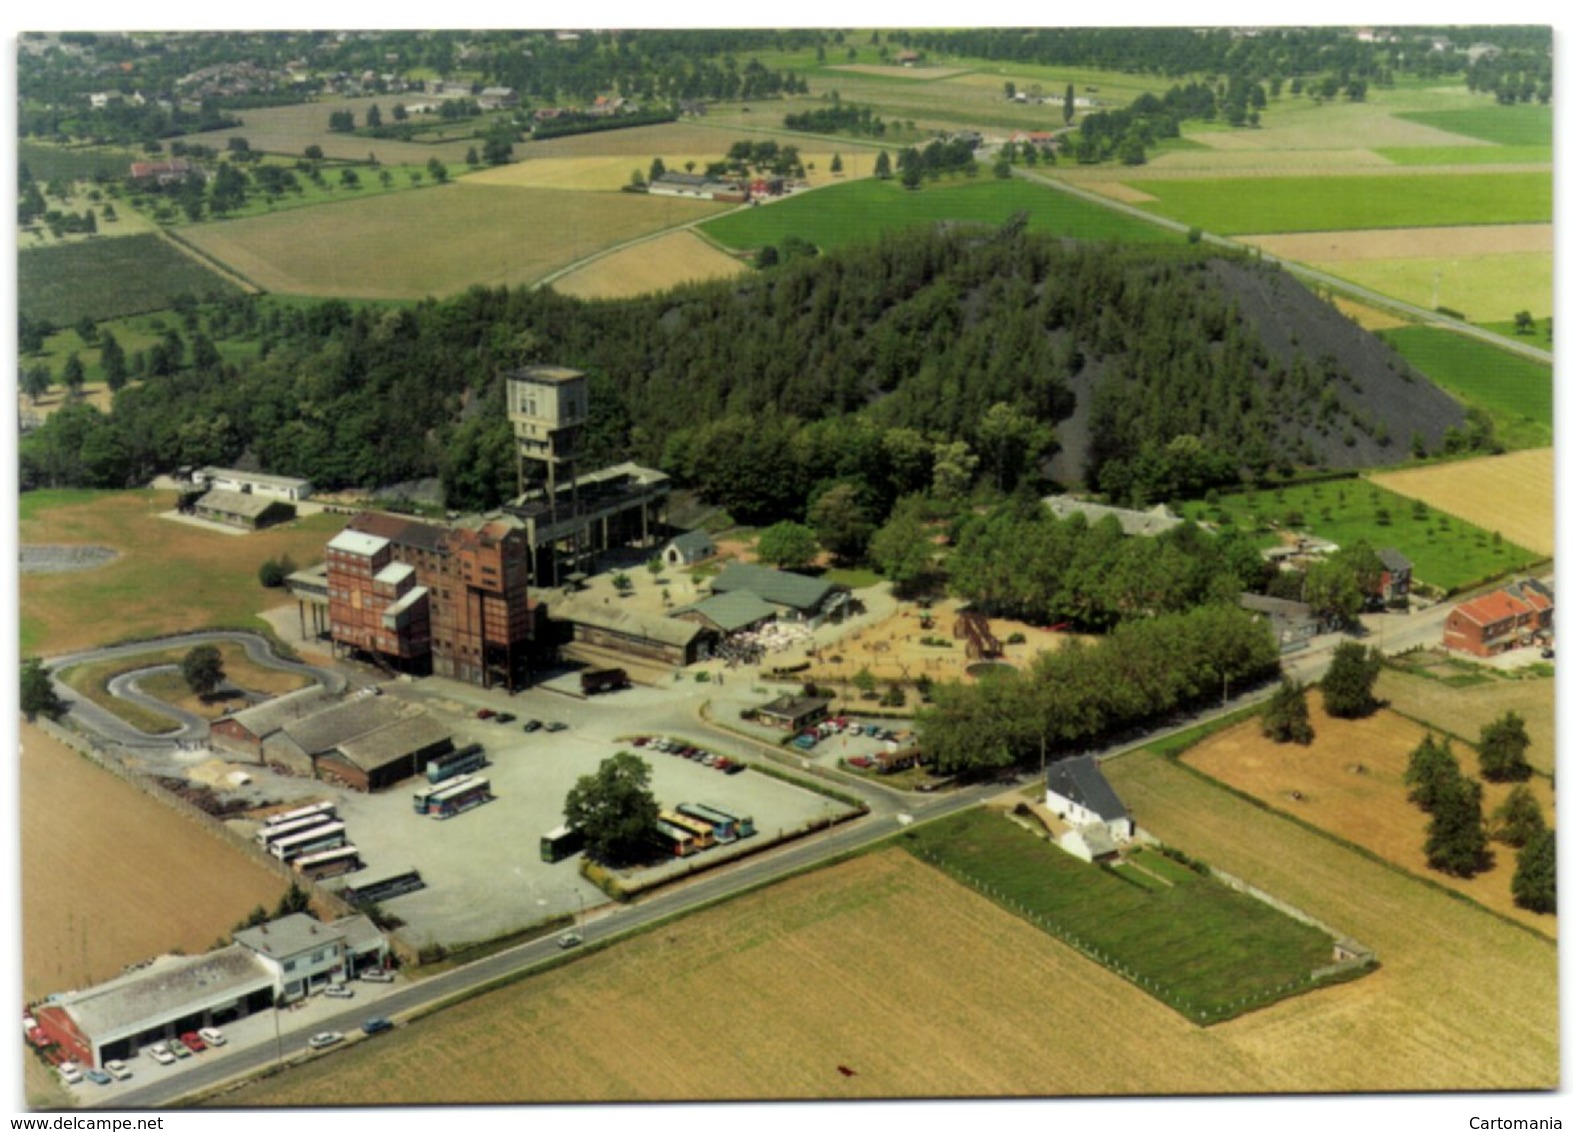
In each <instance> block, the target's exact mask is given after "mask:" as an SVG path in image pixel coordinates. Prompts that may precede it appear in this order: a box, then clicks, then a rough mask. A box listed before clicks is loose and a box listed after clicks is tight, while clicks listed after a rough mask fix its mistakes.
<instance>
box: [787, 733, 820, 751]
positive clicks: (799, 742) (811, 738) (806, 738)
mask: <svg viewBox="0 0 1573 1132" xmlns="http://www.w3.org/2000/svg"><path fill="white" fill-rule="evenodd" d="M818 743H819V737H818V736H817V735H815V734H814V733H813V732H812V731H805V732H803V734H801V735H799V736H798V737H797V738H796V739H793V740H792V745H793V746H794V747H797V748H799V749H801V750H804V751H811V750H813V749H814V747H815V746H816V745H817V744H818Z"/></svg>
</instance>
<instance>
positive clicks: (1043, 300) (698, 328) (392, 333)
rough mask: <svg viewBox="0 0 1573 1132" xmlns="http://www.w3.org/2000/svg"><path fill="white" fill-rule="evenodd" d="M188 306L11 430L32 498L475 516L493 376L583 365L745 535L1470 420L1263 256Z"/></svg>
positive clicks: (946, 265) (1006, 239)
mask: <svg viewBox="0 0 1573 1132" xmlns="http://www.w3.org/2000/svg"><path fill="white" fill-rule="evenodd" d="M206 319H207V322H206V324H205V326H197V327H196V329H195V331H193V330H192V329H191V324H189V323H188V330H187V333H188V335H189V338H190V340H189V341H185V340H183V339H182V336H181V334H180V333H179V332H178V331H177V330H173V329H172V330H170V331H167V332H166V335H165V341H162V342H160V344H159V345H158V347H156V348H155V350H153V351H149V353H150V354H156V356H154V357H150V358H140V357H139V358H138V359H134V360H133V362H134V364H133V367H132V368H133V370H134V371H135V372H136V373H137V374H138V375H139V376H144V377H145V380H143V381H142V382H141V383H140V384H138V385H133V386H132V387H129V388H127V389H125V390H123V391H122V392H121V393H120V394H119V395H118V396H117V399H116V402H115V409H114V412H113V414H112V415H111V416H110V417H108V418H97V417H96V415H90V414H92V410H90V409H88V408H87V407H85V406H84V407H82V408H81V409H80V410H73V411H72V412H71V413H68V414H64V419H63V420H58V421H52V422H51V423H50V425H48V426H46V427H45V428H43V429H41V430H39V431H38V432H37V433H35V434H33V435H31V436H29V437H28V438H27V441H26V443H25V444H24V449H23V460H22V472H23V485H24V486H28V485H32V484H42V483H90V484H97V485H108V484H113V483H115V482H118V481H123V482H145V480H146V478H147V477H149V476H150V475H151V474H152V473H154V472H155V471H159V470H164V469H168V468H171V467H175V466H177V465H180V464H194V465H201V464H205V463H230V462H233V461H235V460H237V459H241V458H244V457H248V456H249V457H252V458H255V459H256V460H257V461H259V462H260V463H261V465H262V466H263V467H264V468H265V469H267V470H270V471H276V472H282V473H288V474H292V475H301V476H307V477H310V478H311V479H312V480H313V481H314V482H316V483H318V484H321V485H322V486H324V487H335V486H340V485H351V486H373V485H378V484H386V483H393V482H397V481H400V480H405V479H410V478H414V477H418V476H422V475H431V474H434V473H437V472H441V473H442V474H443V475H444V478H445V479H446V480H447V481H448V484H449V486H450V491H451V494H452V496H453V501H454V502H455V503H456V504H460V505H474V504H490V503H494V502H496V500H497V499H498V498H499V497H500V495H501V493H504V492H506V491H508V490H509V486H510V485H511V483H512V474H511V471H510V467H511V455H510V453H511V442H510V440H509V439H508V431H507V424H506V421H505V420H504V417H503V404H502V397H501V380H500V376H499V375H500V373H501V372H502V371H503V370H504V369H505V368H507V367H510V366H516V365H520V364H527V363H531V362H537V361H551V362H555V363H559V364H563V365H569V366H575V367H578V368H581V369H585V370H587V371H589V372H590V373H591V375H592V436H591V438H590V440H591V444H592V446H593V449H594V455H595V457H596V458H598V459H613V458H623V457H628V456H632V457H634V458H636V459H640V460H644V461H648V462H654V463H659V464H661V465H662V466H664V467H667V468H668V469H670V470H671V471H673V472H674V473H675V474H676V475H678V476H679V478H681V479H686V480H687V481H688V482H691V483H694V484H696V485H697V486H699V487H700V488H701V489H703V490H705V491H706V492H707V494H710V495H711V496H712V497H714V498H716V499H718V500H719V501H720V502H723V503H725V504H726V505H727V506H729V507H731V508H732V509H733V511H734V513H735V514H738V515H739V517H747V518H763V517H769V516H772V515H774V516H777V517H779V516H780V515H783V514H793V513H800V512H801V510H802V508H803V506H804V502H805V501H806V500H807V499H809V498H810V497H811V496H812V494H813V492H814V490H815V489H816V488H818V487H822V486H823V485H824V484H825V483H827V482H830V481H836V480H850V481H853V482H855V483H857V484H859V485H861V486H862V487H863V488H866V489H867V490H868V492H869V494H870V495H871V497H872V501H873V502H874V504H875V507H876V510H883V507H884V506H885V505H888V503H889V502H890V501H891V500H892V499H893V498H894V497H895V495H898V494H904V493H906V492H909V491H912V490H922V489H924V488H926V487H928V486H929V483H930V477H931V476H932V475H933V474H934V472H933V461H932V460H931V459H930V458H929V452H930V449H931V448H932V447H933V446H936V445H943V444H954V443H955V442H962V443H964V444H965V445H966V446H968V447H969V448H970V452H966V451H960V450H956V449H952V450H951V451H950V452H949V456H950V457H951V458H952V463H953V464H954V465H956V466H958V467H960V468H961V469H962V471H963V473H965V474H971V475H973V476H975V477H977V478H985V477H986V478H987V479H988V480H989V481H990V482H993V483H994V484H995V485H996V486H997V487H999V488H1002V489H1004V490H1010V489H1012V488H1013V487H1014V486H1016V485H1017V484H1018V483H1019V482H1021V481H1023V480H1026V481H1028V482H1029V484H1030V485H1031V486H1034V487H1036V486H1038V484H1037V483H1033V482H1032V481H1041V480H1042V479H1043V477H1044V474H1045V473H1046V472H1052V473H1053V474H1054V475H1055V476H1056V477H1057V478H1059V479H1060V480H1061V481H1065V482H1084V483H1086V484H1087V485H1088V486H1092V487H1096V488H1100V489H1103V490H1106V491H1109V492H1110V493H1111V494H1113V495H1114V496H1115V497H1117V498H1120V499H1145V500H1154V499H1159V498H1168V497H1172V496H1174V495H1176V494H1195V493H1198V492H1200V491H1204V490H1206V488H1207V487H1209V486H1211V485H1213V484H1224V483H1231V482H1234V481H1236V480H1237V479H1238V478H1239V477H1240V476H1241V475H1242V473H1257V472H1261V471H1264V470H1266V469H1267V468H1269V467H1273V466H1277V467H1279V468H1282V469H1287V468H1289V467H1290V466H1292V465H1319V464H1325V465H1328V466H1354V465H1369V464H1379V463H1387V462H1392V461H1397V460H1399V459H1403V458H1405V457H1407V456H1408V455H1409V454H1410V452H1411V445H1412V443H1416V444H1421V445H1424V446H1425V447H1426V448H1427V449H1430V450H1435V449H1437V448H1438V447H1439V446H1440V445H1441V444H1442V442H1443V439H1444V434H1446V433H1447V431H1448V430H1449V429H1455V430H1458V431H1457V432H1455V434H1454V436H1453V438H1452V439H1453V442H1454V444H1455V445H1456V444H1457V443H1459V442H1460V441H1462V440H1463V439H1464V433H1465V430H1464V427H1463V426H1464V425H1465V420H1464V414H1463V412H1462V411H1461V410H1460V409H1459V407H1458V406H1457V405H1456V404H1455V403H1454V402H1452V401H1451V400H1450V399H1449V398H1447V397H1446V396H1445V395H1444V394H1442V393H1441V392H1440V391H1438V390H1437V389H1435V388H1434V387H1433V386H1431V385H1430V384H1429V383H1428V382H1426V381H1425V380H1424V379H1423V378H1420V377H1418V376H1417V375H1415V374H1413V373H1412V372H1411V371H1410V370H1409V369H1408V368H1407V367H1406V366H1405V365H1404V363H1403V362H1402V361H1401V360H1400V359H1399V358H1398V356H1397V355H1396V354H1394V353H1392V352H1391V351H1390V350H1388V349H1387V347H1385V346H1384V345H1382V344H1381V343H1380V342H1378V341H1377V340H1376V339H1375V338H1373V337H1372V336H1370V335H1368V334H1366V333H1364V332H1363V331H1361V330H1359V329H1358V328H1356V327H1355V326H1354V325H1353V324H1352V323H1350V322H1348V321H1347V320H1346V319H1344V318H1343V317H1342V316H1341V315H1339V314H1337V312H1335V311H1333V310H1332V309H1331V308H1329V307H1327V306H1325V305H1324V304H1322V303H1321V302H1320V301H1318V300H1317V299H1315V298H1314V297H1313V296H1311V295H1309V294H1307V293H1306V292H1305V291H1304V289H1303V288H1301V287H1300V286H1299V285H1298V284H1297V283H1295V282H1294V281H1293V279H1292V278H1290V277H1289V276H1288V275H1286V274H1284V273H1282V272H1280V271H1278V270H1276V269H1273V268H1265V267H1262V266H1260V265H1258V264H1256V263H1254V262H1252V261H1250V260H1248V259H1243V258H1236V259H1221V258H1218V257H1217V255H1216V253H1214V254H1212V255H1208V254H1207V253H1204V252H1203V251H1202V250H1201V249H1199V248H1190V247H1184V248H1177V249H1175V248H1170V249H1163V248H1154V247H1145V246H1117V245H1091V244H1088V245H1074V244H1070V243H1067V242H1062V241H1059V240H1054V239H1050V238H1046V237H1038V236H1034V235H1028V234H1026V233H1024V232H1022V231H1021V230H1020V226H1019V225H1007V226H1006V227H1005V228H1004V229H1002V230H999V231H994V230H987V229H978V228H961V229H952V230H950V231H946V232H933V231H929V232H909V233H906V234H903V235H900V236H895V237H889V238H886V239H884V240H882V241H881V242H879V243H876V244H872V245H867V246H862V247H856V248H849V249H846V250H843V251H838V252H837V253H835V254H833V255H828V256H824V257H820V258H813V259H799V260H794V261H793V262H791V263H789V264H786V265H784V266H782V267H779V268H776V269H773V270H770V271H766V272H762V273H758V274H754V275H750V276H748V277H746V279H744V280H743V281H742V282H736V281H731V282H718V283H712V284H705V285H698V286H692V287H687V288H683V289H680V290H678V291H675V292H671V293H667V294H663V295H658V296H653V297H649V298H645V299H640V300H633V301H623V302H604V303H585V302H581V301H578V300H574V299H568V298H565V297H562V296H558V295H555V294H553V293H551V292H513V293H509V292H506V291H496V290H484V289H475V290H472V291H470V292H468V293H467V294H465V295H462V296H459V297H457V298H455V299H453V300H450V301H446V302H442V303H438V302H427V303H423V304H421V305H420V306H418V307H416V308H414V309H410V310H399V311H391V310H390V311H378V310H375V309H359V310H354V309H351V308H350V307H349V306H348V305H347V304H344V303H341V302H333V301H330V302H326V303H322V304H318V305H316V306H312V307H306V308H296V307H290V308H274V307H268V308H266V309H262V310H259V309H257V307H256V305H255V301H254V300H249V299H234V300H228V301H226V302H225V303H224V304H222V305H220V306H217V307H215V308H212V309H211V310H210V311H209V312H208V313H207V315H206ZM209 335H211V337H214V338H217V337H221V336H222V337H228V338H230V339H231V340H233V339H235V338H237V337H239V338H241V339H245V338H251V339H254V340H255V341H256V343H257V348H256V351H255V354H254V355H253V360H250V361H246V362H243V363H226V364H219V363H218V361H217V357H218V354H217V351H215V350H214V349H213V346H212V342H211V341H209ZM229 356H230V357H234V356H236V353H235V351H233V350H232V351H230V352H229ZM188 359H202V360H201V361H197V362H193V361H189V360H188ZM61 416H62V414H56V417H57V418H59V417H61ZM893 434H894V435H893ZM1056 444H1057V445H1058V446H1059V447H1060V449H1061V451H1060V452H1059V455H1058V456H1054V452H1055V445H1056ZM925 446H927V447H925ZM974 455H975V456H976V457H977V460H976V462H974V461H972V459H971V457H972V456H974ZM1050 457H1053V459H1052V462H1051V461H1050V459H1049V458H1050ZM898 465H899V466H898Z"/></svg>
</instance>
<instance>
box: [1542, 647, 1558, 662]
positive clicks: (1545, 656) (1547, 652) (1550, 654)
mask: <svg viewBox="0 0 1573 1132" xmlns="http://www.w3.org/2000/svg"><path fill="white" fill-rule="evenodd" d="M1556 656H1557V650H1556V649H1541V650H1540V659H1541V660H1555V659H1556Z"/></svg>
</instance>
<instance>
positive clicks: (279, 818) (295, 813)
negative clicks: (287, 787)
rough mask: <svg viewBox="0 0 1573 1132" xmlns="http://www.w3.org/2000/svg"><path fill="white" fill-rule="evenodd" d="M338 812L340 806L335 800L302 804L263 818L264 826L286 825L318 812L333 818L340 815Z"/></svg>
mask: <svg viewBox="0 0 1573 1132" xmlns="http://www.w3.org/2000/svg"><path fill="white" fill-rule="evenodd" d="M338 813H339V808H338V806H337V805H336V804H335V803H333V802H313V803H312V804H311V805H309V806H301V807H299V808H298V809H294V810H286V811H285V812H284V813H282V814H274V815H273V816H272V817H269V818H263V819H262V825H263V827H264V828H270V827H272V826H275V825H284V824H286V823H288V822H292V821H300V820H301V819H302V818H314V817H316V816H317V815H318V814H321V815H322V816H323V817H325V818H328V819H329V820H332V819H333V818H335V817H337V816H338Z"/></svg>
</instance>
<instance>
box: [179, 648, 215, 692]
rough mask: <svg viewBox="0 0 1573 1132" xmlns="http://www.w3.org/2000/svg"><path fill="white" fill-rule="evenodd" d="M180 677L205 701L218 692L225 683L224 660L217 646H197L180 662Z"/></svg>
mask: <svg viewBox="0 0 1573 1132" xmlns="http://www.w3.org/2000/svg"><path fill="white" fill-rule="evenodd" d="M180 675H181V676H182V677H183V678H184V679H185V681H186V687H188V688H190V689H191V690H192V691H193V692H194V693H196V694H197V695H198V696H201V697H203V698H204V699H205V698H207V697H208V696H211V695H212V694H213V693H214V692H216V691H218V686H219V685H220V684H222V683H223V682H224V658H223V656H221V655H220V654H219V651H218V646H217V645H196V646H195V647H193V648H192V649H191V651H190V652H188V653H186V655H185V656H184V657H183V658H182V659H181V661H180Z"/></svg>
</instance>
